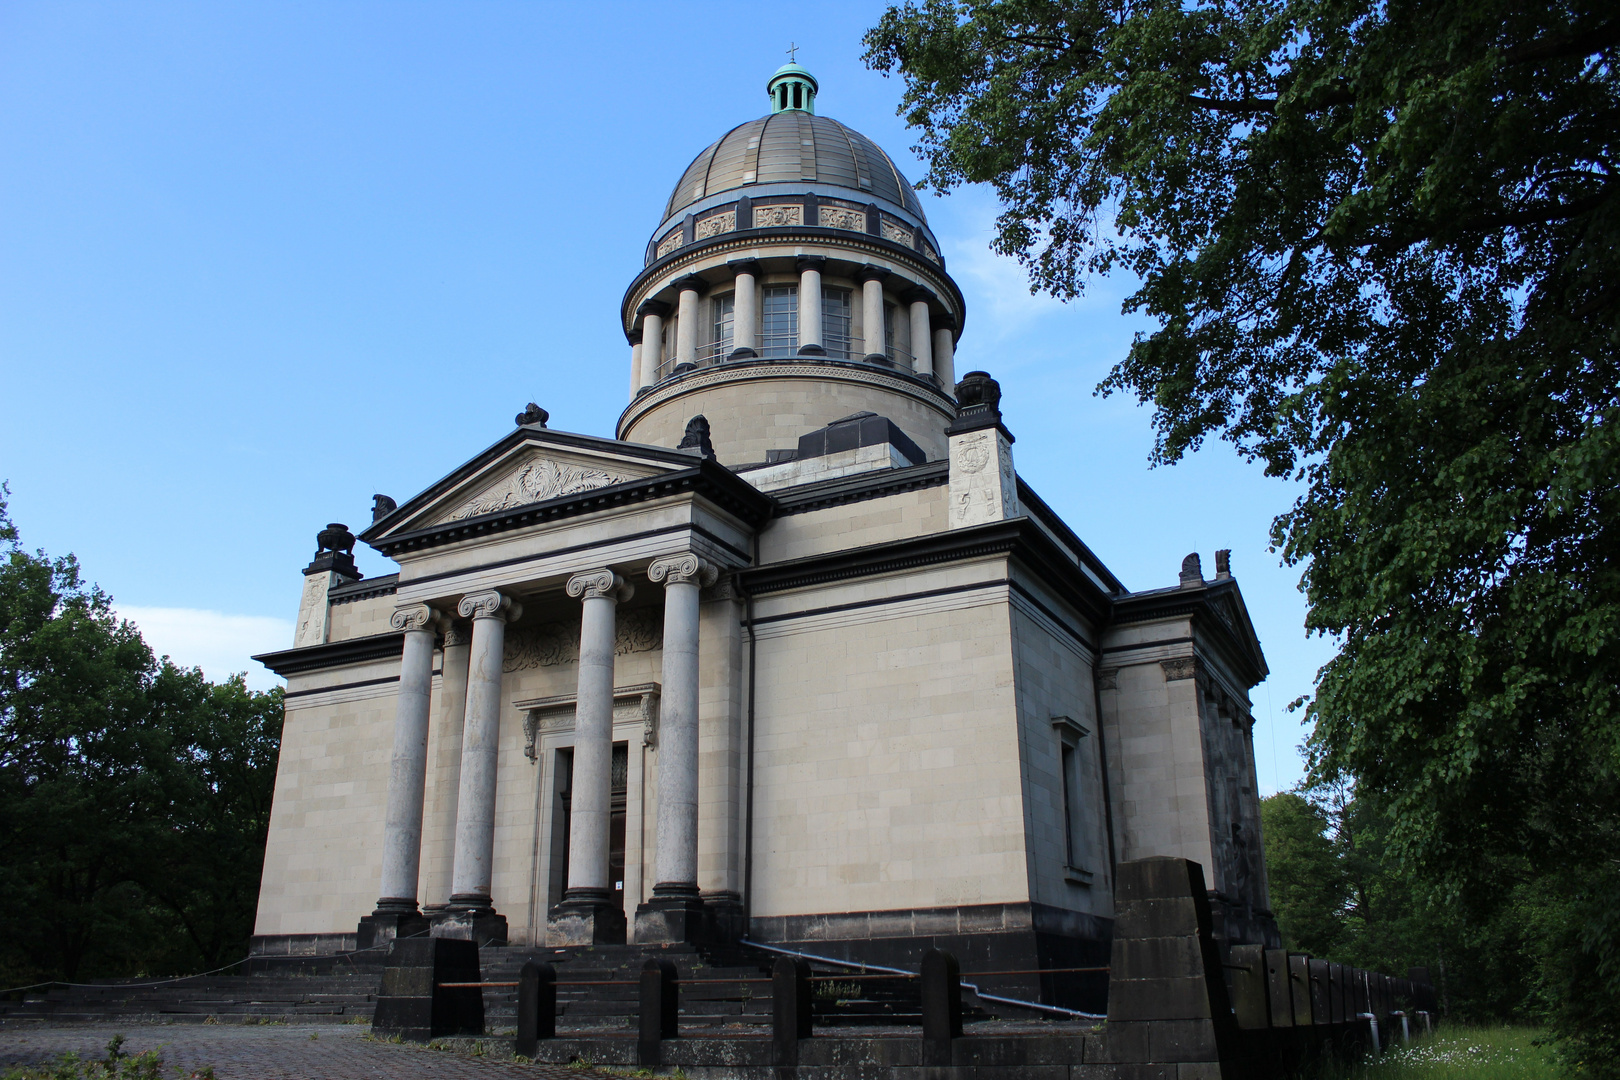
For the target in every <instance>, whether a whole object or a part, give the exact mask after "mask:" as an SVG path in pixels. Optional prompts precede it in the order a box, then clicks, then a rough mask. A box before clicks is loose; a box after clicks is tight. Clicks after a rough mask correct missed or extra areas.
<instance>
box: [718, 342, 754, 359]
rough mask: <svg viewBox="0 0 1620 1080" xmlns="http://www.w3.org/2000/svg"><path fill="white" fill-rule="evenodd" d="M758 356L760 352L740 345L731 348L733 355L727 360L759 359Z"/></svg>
mask: <svg viewBox="0 0 1620 1080" xmlns="http://www.w3.org/2000/svg"><path fill="white" fill-rule="evenodd" d="M758 357H759V353H757V352H755V351H754V350H753V349H750V348H749V347H748V346H746V345H739V346H738V347H737V348H735V349H732V350H731V355H730V356H728V357H726V359H727V360H754V359H757V358H758Z"/></svg>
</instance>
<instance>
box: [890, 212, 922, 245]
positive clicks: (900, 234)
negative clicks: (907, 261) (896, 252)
mask: <svg viewBox="0 0 1620 1080" xmlns="http://www.w3.org/2000/svg"><path fill="white" fill-rule="evenodd" d="M883 239H885V240H892V241H894V242H895V243H896V244H901V245H903V246H905V247H911V246H913V244H914V242H915V238H914V236H913V234H912V231H911V230H910V229H908V228H906V227H905V226H903V225H900V224H897V223H896V222H893V221H890V220H888V219H887V218H885V219H884V220H883Z"/></svg>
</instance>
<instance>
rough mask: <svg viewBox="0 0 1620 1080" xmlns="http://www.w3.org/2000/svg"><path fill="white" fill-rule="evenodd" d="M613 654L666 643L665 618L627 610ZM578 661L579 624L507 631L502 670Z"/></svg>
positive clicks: (651, 611) (650, 611) (649, 649)
mask: <svg viewBox="0 0 1620 1080" xmlns="http://www.w3.org/2000/svg"><path fill="white" fill-rule="evenodd" d="M615 629H616V634H615V637H614V642H613V652H614V655H616V656H626V655H628V654H630V653H639V652H652V651H653V650H654V649H658V648H662V647H663V644H664V622H663V616H662V614H661V612H660V610H659V609H658V608H642V609H640V610H638V611H626V612H624V613H623V614H621V615H620V616H619V618H618V621H617V626H616V628H615ZM578 660H579V623H578V622H571V623H561V622H555V623H541V624H539V625H537V626H514V627H512V628H511V629H509V630H508V631H507V632H506V651H505V655H503V656H502V658H501V670H502V671H505V672H513V671H525V670H528V669H530V668H541V667H556V666H557V665H559V664H572V663H575V662H576V661H578Z"/></svg>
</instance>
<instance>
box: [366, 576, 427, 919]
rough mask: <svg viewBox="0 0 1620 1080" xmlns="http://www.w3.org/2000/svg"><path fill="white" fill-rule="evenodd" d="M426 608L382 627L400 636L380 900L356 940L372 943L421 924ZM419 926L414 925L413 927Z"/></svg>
mask: <svg viewBox="0 0 1620 1080" xmlns="http://www.w3.org/2000/svg"><path fill="white" fill-rule="evenodd" d="M437 622H438V615H437V613H436V612H435V611H434V610H433V609H432V608H430V607H428V606H427V605H426V604H411V605H410V606H408V607H402V608H399V609H397V610H396V611H395V612H394V613H393V615H392V616H390V617H389V620H388V624H389V625H390V626H392V627H393V628H394V629H395V630H403V631H404V632H405V642H404V649H403V651H402V652H401V654H400V659H399V691H398V694H397V697H396V699H395V701H396V704H395V708H394V751H393V754H392V756H391V757H390V759H389V765H388V808H387V811H386V813H385V816H384V818H383V850H382V857H383V864H382V887H381V889H380V892H381V893H382V896H381V897H380V898H379V899H378V900H377V910H376V911H374V912H372V914H371V918H370V920H362V922H361V929H360V935H361V936H362V937H365V936H368V935H367V924H368V921H369V924H370V926H371V927H372V929H371V932H370V934H369V937H370V939H371V941H372V942H375V941H376V940H378V939H379V938H388V937H393V936H396V935H399V934H403V935H406V936H408V935H409V934H411V933H415V932H417V931H418V930H419V929H424V928H425V926H426V924H425V922H423V920H422V916H421V913H420V912H419V911H418V910H417V907H416V883H417V878H418V876H419V872H420V870H421V866H422V795H423V792H424V789H425V787H426V783H427V740H428V715H429V706H430V704H431V701H430V699H431V697H432V693H433V628H434V624H435V623H437ZM418 924H420V925H418Z"/></svg>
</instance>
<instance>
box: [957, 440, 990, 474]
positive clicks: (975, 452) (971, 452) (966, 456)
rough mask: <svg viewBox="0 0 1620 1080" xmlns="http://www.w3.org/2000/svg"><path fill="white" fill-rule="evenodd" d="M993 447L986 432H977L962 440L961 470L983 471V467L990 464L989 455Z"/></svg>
mask: <svg viewBox="0 0 1620 1080" xmlns="http://www.w3.org/2000/svg"><path fill="white" fill-rule="evenodd" d="M993 451H994V447H993V446H992V445H991V443H990V434H989V433H988V432H983V431H981V432H978V433H977V434H974V435H969V436H968V437H967V438H966V439H963V440H962V470H963V471H964V472H970V473H976V472H983V471H984V467H985V466H986V465H988V464H990V457H991V454H992V453H993Z"/></svg>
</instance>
